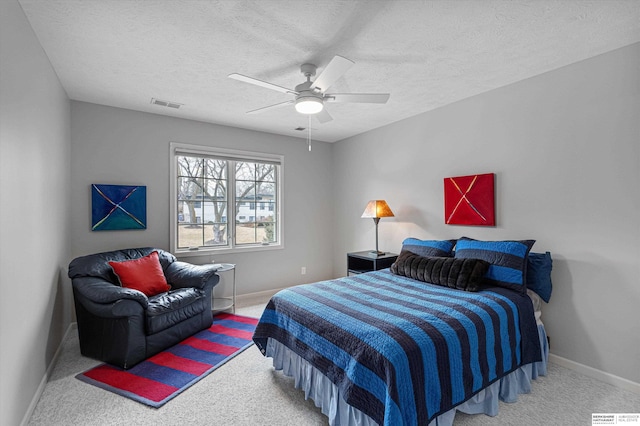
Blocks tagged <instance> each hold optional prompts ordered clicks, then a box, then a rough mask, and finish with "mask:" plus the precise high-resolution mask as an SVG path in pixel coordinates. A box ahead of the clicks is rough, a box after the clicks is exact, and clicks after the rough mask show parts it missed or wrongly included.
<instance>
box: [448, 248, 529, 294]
mask: <svg viewBox="0 0 640 426" xmlns="http://www.w3.org/2000/svg"><path fill="white" fill-rule="evenodd" d="M534 243H535V240H522V241H478V240H472V239H471V238H465V237H462V238H461V239H459V240H458V242H457V243H456V253H455V257H460V258H463V259H469V258H471V259H482V260H485V261H487V262H489V263H490V264H491V266H489V271H487V273H486V274H485V281H486V284H487V285H493V286H498V287H505V288H509V289H512V290H516V291H519V292H522V293H526V292H527V286H526V276H527V275H526V272H527V257H528V254H529V251H530V250H531V247H532V246H533V244H534Z"/></svg>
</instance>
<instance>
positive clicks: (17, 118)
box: [0, 0, 71, 426]
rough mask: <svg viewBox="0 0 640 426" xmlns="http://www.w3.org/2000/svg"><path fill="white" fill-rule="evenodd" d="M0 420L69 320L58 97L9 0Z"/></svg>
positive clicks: (3, 80) (18, 402)
mask: <svg viewBox="0 0 640 426" xmlns="http://www.w3.org/2000/svg"><path fill="white" fill-rule="evenodd" d="M0 29H1V30H0V173H1V176H2V178H1V180H0V188H1V189H0V197H1V199H0V230H1V232H0V233H1V235H2V237H1V238H0V424H2V425H8V426H9V425H17V424H19V423H20V422H21V421H22V419H23V417H24V415H25V413H26V412H27V411H28V409H29V404H30V402H31V400H32V398H33V396H34V394H36V393H37V391H38V388H39V386H40V385H42V384H43V383H42V380H43V377H45V373H46V370H47V367H48V365H49V363H50V362H51V361H52V359H53V356H54V354H55V351H56V349H57V348H58V345H59V343H60V341H61V339H62V335H63V333H64V331H65V329H66V327H67V325H68V324H69V322H70V319H71V309H70V306H69V301H70V299H69V294H68V293H67V294H65V289H64V287H65V285H66V280H65V278H64V276H65V274H66V271H65V269H66V261H67V255H68V226H67V224H68V221H67V218H68V209H69V148H70V144H69V139H70V136H69V126H70V124H69V122H70V106H69V100H68V98H67V95H66V94H65V92H64V90H63V89H62V87H61V85H60V83H59V81H58V78H57V76H56V74H55V72H54V71H53V69H52V68H51V65H50V64H49V61H48V59H47V57H46V55H45V53H44V52H43V50H42V48H41V47H40V44H39V43H38V40H37V39H36V36H35V34H34V33H33V31H32V30H31V26H30V25H29V23H28V22H27V19H26V17H25V16H24V14H23V12H22V9H21V8H20V6H19V5H18V3H17V1H14V0H11V1H6V0H3V1H0Z"/></svg>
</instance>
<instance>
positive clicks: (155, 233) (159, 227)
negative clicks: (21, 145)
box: [70, 101, 333, 294]
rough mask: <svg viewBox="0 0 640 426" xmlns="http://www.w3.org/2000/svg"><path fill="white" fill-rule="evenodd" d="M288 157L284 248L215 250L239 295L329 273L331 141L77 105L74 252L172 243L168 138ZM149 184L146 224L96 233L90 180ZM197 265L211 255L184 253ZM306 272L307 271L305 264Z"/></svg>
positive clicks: (74, 122) (73, 111)
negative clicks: (231, 266)
mask: <svg viewBox="0 0 640 426" xmlns="http://www.w3.org/2000/svg"><path fill="white" fill-rule="evenodd" d="M170 142H183V143H189V144H195V145H209V146H215V147H222V148H234V149H239V150H245V151H255V152H268V153H274V154H282V155H284V179H283V187H284V189H283V191H284V209H283V214H284V249H282V250H271V251H260V252H251V253H238V254H226V255H214V260H215V261H216V262H230V263H235V264H237V267H236V282H237V291H238V294H248V293H254V292H258V291H265V290H271V289H277V288H282V287H288V286H291V285H294V284H300V283H303V282H311V281H317V280H321V279H326V278H330V277H331V274H332V260H333V257H332V253H331V249H332V238H331V237H332V235H331V234H332V230H333V216H332V214H331V212H332V207H333V193H332V182H333V179H332V167H331V145H330V144H327V143H323V142H313V145H312V151H311V152H309V151H308V149H307V144H306V141H305V140H303V139H297V138H291V137H286V136H278V135H273V134H268V133H262V132H255V131H250V130H242V129H237V128H232V127H226V126H219V125H215V124H206V123H201V122H197V121H189V120H183V119H177V118H171V117H166V116H160V115H154V114H147V113H141V112H135V111H130V110H125V109H119V108H112V107H108V106H101V105H95V104H89V103H83V102H76V101H73V102H72V105H71V204H70V205H71V206H72V209H71V254H72V257H75V256H79V255H84V254H88V253H93V252H99V251H104V250H111V249H119V248H124V247H141V246H153V247H159V248H164V249H168V248H169V143H170ZM92 183H102V184H135V185H146V186H147V229H146V230H142V231H101V232H92V231H91V223H90V220H91V217H90V216H91V203H90V185H91V184H92ZM184 260H187V261H190V262H193V263H203V262H208V261H210V260H211V257H210V256H206V257H193V258H188V259H184ZM303 266H304V267H306V270H307V274H306V275H301V267H303Z"/></svg>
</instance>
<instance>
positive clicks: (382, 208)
mask: <svg viewBox="0 0 640 426" xmlns="http://www.w3.org/2000/svg"><path fill="white" fill-rule="evenodd" d="M393 216H394V215H393V212H392V211H391V207H389V205H388V204H387V202H386V201H385V200H371V201H369V203H367V207H365V209H364V213H362V216H361V217H365V218H380V217H393Z"/></svg>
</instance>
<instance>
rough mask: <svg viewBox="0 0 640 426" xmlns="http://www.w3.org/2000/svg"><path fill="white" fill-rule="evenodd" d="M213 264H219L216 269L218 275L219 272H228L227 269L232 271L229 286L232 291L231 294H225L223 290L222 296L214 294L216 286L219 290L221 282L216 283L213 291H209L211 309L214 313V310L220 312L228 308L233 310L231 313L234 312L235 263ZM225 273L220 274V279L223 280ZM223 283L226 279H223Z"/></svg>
mask: <svg viewBox="0 0 640 426" xmlns="http://www.w3.org/2000/svg"><path fill="white" fill-rule="evenodd" d="M215 266H219V268H218V270H217V271H216V274H218V275H220V273H221V272H228V271H232V278H231V286H232V293H231V296H227V295H226V294H224V292H223V296H219V297H218V296H215V292H216V288H218V290H219V291H220V289H219V287H220V284H221V283H218V284H217V285H216V286H215V287H214V288H213V292H212V293H211V299H212V303H211V311H212V312H214V313H216V312H222V311H227V310H229V309H231V310H232V311H233V313H234V314H235V313H236V265H234V264H233V263H217V264H215ZM226 275H227V274H224V276H223V275H220V281H223V278H225V276H226ZM223 283H224V284H227V283H226V279H225V280H224V281H223ZM222 287H226V286H222Z"/></svg>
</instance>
